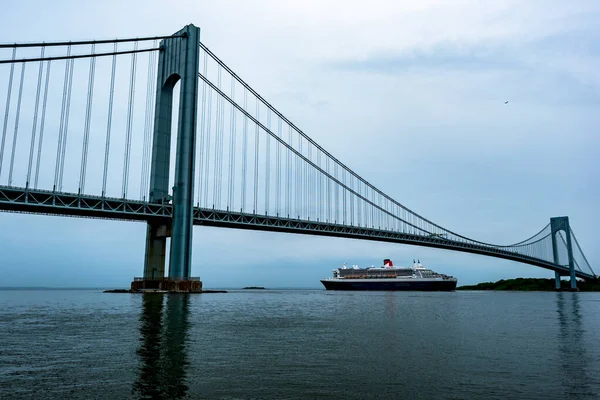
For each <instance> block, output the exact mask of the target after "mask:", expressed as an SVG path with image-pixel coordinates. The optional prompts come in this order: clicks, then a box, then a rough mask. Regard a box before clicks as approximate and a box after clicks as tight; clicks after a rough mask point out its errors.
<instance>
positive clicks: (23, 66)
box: [8, 63, 25, 186]
mask: <svg viewBox="0 0 600 400" xmlns="http://www.w3.org/2000/svg"><path fill="white" fill-rule="evenodd" d="M24 79H25V63H21V81H20V83H19V95H18V97H17V114H16V116H15V131H14V134H13V142H12V152H11V154H10V168H9V170H8V186H12V175H13V167H14V165H15V149H16V148H17V138H18V134H19V117H20V115H21V99H22V98H23V80H24Z"/></svg>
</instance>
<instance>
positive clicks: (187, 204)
mask: <svg viewBox="0 0 600 400" xmlns="http://www.w3.org/2000/svg"><path fill="white" fill-rule="evenodd" d="M199 70H200V28H197V27H195V26H194V25H188V26H186V27H185V28H183V29H182V30H180V31H179V32H177V33H175V34H174V35H173V37H170V38H167V39H163V40H162V41H161V42H160V53H159V57H158V74H157V86H156V88H157V90H156V109H155V115H154V140H153V144H152V165H151V174H150V193H149V201H150V202H151V203H163V202H169V201H170V200H171V196H172V200H173V218H172V220H171V221H170V223H169V224H166V225H165V224H164V222H153V221H149V222H148V231H147V234H146V257H145V263H144V277H143V279H141V278H135V279H134V281H133V282H132V284H131V288H132V290H136V289H164V290H169V291H186V292H189V291H191V292H194V291H202V282H201V281H200V279H199V278H191V277H190V271H191V262H192V229H193V202H194V167H195V156H196V154H195V149H196V126H197V122H198V121H197V118H198V110H197V107H198V72H199ZM178 81H180V96H179V120H178V126H177V149H176V160H175V182H174V186H173V188H172V193H171V194H169V165H170V153H171V123H172V118H173V88H174V87H175V84H176V83H177V82H178ZM168 237H170V238H171V246H170V247H171V248H170V250H169V255H170V257H169V276H168V278H166V279H165V276H164V275H165V259H166V243H167V238H168Z"/></svg>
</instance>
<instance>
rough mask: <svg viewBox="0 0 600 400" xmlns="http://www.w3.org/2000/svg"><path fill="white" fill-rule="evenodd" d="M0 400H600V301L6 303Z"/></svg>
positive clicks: (17, 298)
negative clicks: (159, 399) (405, 399)
mask: <svg viewBox="0 0 600 400" xmlns="http://www.w3.org/2000/svg"><path fill="white" fill-rule="evenodd" d="M0 398H2V399H11V398H19V399H21V398H23V399H27V398H31V399H51V398H56V399H97V398H106V399H124V398H208V399H254V398H275V399H287V398H296V399H299V398H335V399H351V398H355V399H366V398H389V399H394V398H408V399H418V398H424V399H506V398H510V399H580V398H590V399H592V398H594V399H598V398H600V293H514V292H512V293H511V292H497V293H494V292H455V293H399V292H395V293H394V292H387V293H386V292H374V293H367V292H358V293H351V292H327V291H324V290H281V291H277V290H266V291H230V292H229V293H224V294H202V295H161V294H146V295H132V294H105V293H102V292H101V291H99V290H0Z"/></svg>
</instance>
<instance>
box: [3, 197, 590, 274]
mask: <svg viewBox="0 0 600 400" xmlns="http://www.w3.org/2000/svg"><path fill="white" fill-rule="evenodd" d="M0 211H8V212H21V213H33V214H46V215H58V216H74V217H87V218H102V219H115V220H128V221H148V220H164V221H165V223H169V222H170V221H171V218H172V213H173V207H172V205H171V204H153V203H148V202H144V201H139V200H128V199H118V198H110V197H100V196H91V195H85V194H77V193H62V192H53V191H46V190H37V189H29V188H18V187H7V186H0ZM194 224H195V225H205V226H215V227H227V228H236V229H250V230H261V231H270V232H285V233H295V234H307V235H320V236H333V237H343V238H352V239H363V240H374V241H380V242H391V243H402V244H410V245H417V246H425V247H434V248H439V249H446V250H454V251H462V252H467V253H473V254H480V255H485V256H491V257H496V258H503V259H506V260H512V261H517V262H522V263H525V264H530V265H534V266H537V267H541V268H546V269H549V270H552V271H558V272H559V273H561V274H564V275H568V273H569V268H568V266H563V265H557V264H554V263H550V262H548V261H546V260H542V259H539V258H535V257H529V256H525V255H522V254H518V253H513V252H509V251H505V250H502V249H498V248H494V247H490V246H484V245H477V244H473V243H464V242H460V241H454V240H449V239H445V238H441V237H431V236H423V235H414V234H408V233H404V232H395V231H389V230H382V229H376V228H369V227H360V226H351V225H342V224H336V223H331V222H324V221H309V220H300V219H293V218H287V217H283V216H271V215H258V214H252V213H243V212H236V211H227V210H225V211H223V210H213V209H206V208H199V207H196V208H195V209H194ZM575 274H576V276H577V277H580V278H586V279H589V278H594V277H593V276H592V275H590V274H586V273H584V272H581V271H576V273H575Z"/></svg>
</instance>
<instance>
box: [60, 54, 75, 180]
mask: <svg viewBox="0 0 600 400" xmlns="http://www.w3.org/2000/svg"><path fill="white" fill-rule="evenodd" d="M74 63H75V59H71V66H70V69H69V85H68V92H67V108H66V109H65V127H64V132H63V137H62V140H63V143H62V154H61V156H60V173H59V176H58V188H59V190H61V191H62V186H63V184H62V182H63V172H64V170H65V154H66V151H67V135H68V133H69V112H70V110H71V89H72V88H73V69H74Z"/></svg>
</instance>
